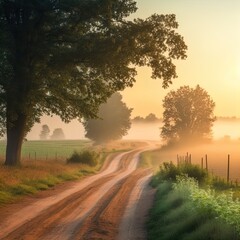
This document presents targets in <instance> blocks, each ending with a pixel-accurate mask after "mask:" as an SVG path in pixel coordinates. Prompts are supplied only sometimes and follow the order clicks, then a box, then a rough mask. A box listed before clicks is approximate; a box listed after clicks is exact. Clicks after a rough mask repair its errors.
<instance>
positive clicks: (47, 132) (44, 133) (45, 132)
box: [39, 124, 50, 140]
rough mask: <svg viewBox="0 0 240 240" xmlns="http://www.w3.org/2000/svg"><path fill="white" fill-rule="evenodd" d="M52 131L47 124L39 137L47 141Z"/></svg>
mask: <svg viewBox="0 0 240 240" xmlns="http://www.w3.org/2000/svg"><path fill="white" fill-rule="evenodd" d="M49 133H50V129H49V127H48V125H47V124H44V125H42V131H41V133H40V135H39V137H40V139H41V140H46V139H47V138H48V136H49Z"/></svg>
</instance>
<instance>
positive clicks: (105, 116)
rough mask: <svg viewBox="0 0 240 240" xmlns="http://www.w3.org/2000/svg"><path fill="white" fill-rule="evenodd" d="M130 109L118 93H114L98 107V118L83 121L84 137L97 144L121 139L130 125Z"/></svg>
mask: <svg viewBox="0 0 240 240" xmlns="http://www.w3.org/2000/svg"><path fill="white" fill-rule="evenodd" d="M131 111H132V109H130V108H128V107H127V106H126V104H125V103H124V102H122V96H121V94H120V93H114V94H113V95H112V96H111V97H110V98H109V99H108V101H107V102H106V103H104V104H102V105H101V106H100V108H99V113H98V116H99V119H90V120H86V121H85V122H84V127H85V131H86V135H85V136H86V137H87V138H89V139H91V140H93V141H95V142H96V143H97V144H99V143H105V142H108V141H111V140H118V139H121V138H122V137H123V136H124V135H126V134H127V132H128V130H129V129H130V127H131V120H130V116H131Z"/></svg>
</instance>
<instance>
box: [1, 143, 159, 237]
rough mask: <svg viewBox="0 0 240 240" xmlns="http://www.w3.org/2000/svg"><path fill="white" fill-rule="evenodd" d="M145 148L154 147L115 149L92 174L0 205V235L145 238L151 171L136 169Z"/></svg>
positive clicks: (151, 197)
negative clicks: (115, 153) (104, 164)
mask: <svg viewBox="0 0 240 240" xmlns="http://www.w3.org/2000/svg"><path fill="white" fill-rule="evenodd" d="M146 148H154V146H150V147H142V148H140V149H137V150H133V151H129V152H126V153H120V154H117V155H116V156H115V157H114V158H113V159H112V160H111V161H110V162H109V163H108V164H107V165H106V166H105V167H104V169H103V170H102V171H101V172H100V173H98V174H96V175H93V176H90V177H87V178H85V179H83V180H81V181H79V182H75V183H68V184H63V185H61V186H58V187H56V188H55V189H52V190H51V191H49V190H48V191H45V192H43V193H41V194H39V195H37V196H35V197H32V198H26V199H25V200H24V201H20V202H19V203H17V204H12V205H9V206H7V207H5V208H2V209H0V216H1V222H0V229H1V231H0V239H7V240H11V239H24V240H25V239H26V240H35V239H44V240H45V239H46V240H47V239H49V240H50V239H51V240H53V239H58V240H59V239H61V240H64V239H104V240H108V239H122V240H125V239H146V232H145V230H144V226H145V225H144V224H145V220H146V215H147V212H148V210H149V207H150V206H151V203H152V199H153V195H154V193H153V191H151V189H149V186H148V184H147V183H148V181H149V178H150V176H151V174H150V172H149V170H146V169H137V164H138V158H139V153H140V152H141V151H143V150H145V149H146ZM149 193H151V194H150V195H149ZM139 218H141V219H142V220H141V221H139ZM129 226H132V227H131V228H129ZM136 229H137V231H136ZM129 232H130V234H129ZM139 234H140V235H141V236H140V237H141V238H134V237H135V236H139Z"/></svg>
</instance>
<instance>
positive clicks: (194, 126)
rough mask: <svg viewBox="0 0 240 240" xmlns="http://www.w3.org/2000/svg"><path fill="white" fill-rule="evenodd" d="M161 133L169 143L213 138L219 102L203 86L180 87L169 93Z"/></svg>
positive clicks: (165, 100)
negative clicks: (215, 112)
mask: <svg viewBox="0 0 240 240" xmlns="http://www.w3.org/2000/svg"><path fill="white" fill-rule="evenodd" d="M163 107H164V112H163V127H162V131H161V136H162V138H163V139H164V140H166V141H168V142H176V141H178V142H179V141H181V142H193V141H202V140H204V139H209V138H210V137H211V128H212V125H213V122H214V121H215V119H216V118H215V116H214V113H213V110H214V107H215V103H214V102H213V100H212V99H211V97H210V96H209V94H208V93H207V92H206V91H205V90H204V89H203V88H201V87H200V86H199V85H197V86H196V88H190V87H189V86H183V87H180V88H179V89H178V90H176V91H171V92H169V93H168V94H167V95H166V97H165V98H164V100H163Z"/></svg>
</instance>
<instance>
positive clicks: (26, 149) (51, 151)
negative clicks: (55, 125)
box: [0, 140, 91, 161]
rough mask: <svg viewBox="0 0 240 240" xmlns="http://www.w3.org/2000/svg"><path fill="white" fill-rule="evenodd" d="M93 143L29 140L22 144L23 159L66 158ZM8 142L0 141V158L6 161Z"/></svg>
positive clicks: (85, 141)
mask: <svg viewBox="0 0 240 240" xmlns="http://www.w3.org/2000/svg"><path fill="white" fill-rule="evenodd" d="M90 145H91V142H90V141H87V140H64V141H50V140H49V141H27V142H24V143H23V146H22V154H21V156H22V159H23V160H35V161H37V160H46V161H49V160H66V159H67V158H69V157H70V156H71V154H72V153H73V152H74V151H81V150H82V149H84V148H87V147H89V146H90ZM5 155H6V142H5V141H1V142H0V160H1V161H4V159H5Z"/></svg>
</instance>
